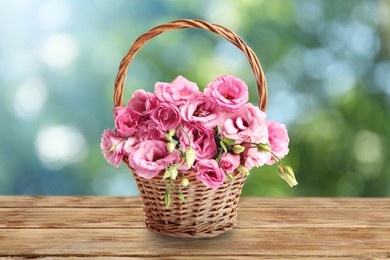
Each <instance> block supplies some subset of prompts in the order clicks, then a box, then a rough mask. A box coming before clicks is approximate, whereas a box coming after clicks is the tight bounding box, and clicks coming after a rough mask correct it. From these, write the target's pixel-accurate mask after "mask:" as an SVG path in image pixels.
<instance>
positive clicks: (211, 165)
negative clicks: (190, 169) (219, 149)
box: [196, 160, 226, 190]
mask: <svg viewBox="0 0 390 260" xmlns="http://www.w3.org/2000/svg"><path fill="white" fill-rule="evenodd" d="M196 166H197V171H196V179H197V180H198V181H201V182H203V183H204V184H205V185H206V186H207V187H209V188H212V189H214V190H216V189H218V187H219V186H221V185H222V184H223V182H224V181H225V179H226V176H225V173H224V171H223V170H222V169H221V168H219V166H218V164H217V162H216V161H215V160H201V161H199V162H198V163H197V164H196Z"/></svg>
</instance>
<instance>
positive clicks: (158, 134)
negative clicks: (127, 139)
mask: <svg viewBox="0 0 390 260" xmlns="http://www.w3.org/2000/svg"><path fill="white" fill-rule="evenodd" d="M135 138H136V139H137V141H139V142H142V141H146V140H160V141H164V140H165V136H164V132H163V131H162V130H161V127H160V126H159V125H158V124H157V123H156V122H154V121H153V120H147V121H145V122H143V123H142V124H141V125H140V126H139V128H138V131H137V133H136V134H135Z"/></svg>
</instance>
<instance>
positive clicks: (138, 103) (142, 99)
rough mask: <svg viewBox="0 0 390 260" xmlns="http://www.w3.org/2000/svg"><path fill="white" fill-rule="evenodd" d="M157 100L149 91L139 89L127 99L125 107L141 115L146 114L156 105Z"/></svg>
mask: <svg viewBox="0 0 390 260" xmlns="http://www.w3.org/2000/svg"><path fill="white" fill-rule="evenodd" d="M158 103H159V100H158V99H157V97H156V96H155V95H154V94H153V93H150V92H146V91H145V90H143V89H139V90H137V91H136V92H134V94H133V96H132V97H131V98H130V99H129V102H128V103H127V107H128V108H130V109H131V110H133V111H134V112H135V113H137V114H139V115H141V116H148V115H149V114H150V113H151V112H152V111H153V109H155V108H156V107H157V105H158Z"/></svg>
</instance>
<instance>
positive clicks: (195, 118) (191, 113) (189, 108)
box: [180, 93, 224, 128]
mask: <svg viewBox="0 0 390 260" xmlns="http://www.w3.org/2000/svg"><path fill="white" fill-rule="evenodd" d="M180 110H181V116H182V118H183V120H184V121H186V122H194V123H197V122H200V123H202V124H203V125H204V126H206V127H208V128H213V127H215V126H216V125H218V124H219V122H220V121H221V119H222V118H223V115H224V113H223V112H222V109H221V106H220V105H218V104H217V103H215V102H214V101H213V100H211V99H210V98H209V97H208V96H207V95H205V94H203V93H202V94H199V95H198V96H196V97H194V98H193V99H191V100H188V101H187V102H186V103H185V104H184V105H183V106H182V107H181V109H180Z"/></svg>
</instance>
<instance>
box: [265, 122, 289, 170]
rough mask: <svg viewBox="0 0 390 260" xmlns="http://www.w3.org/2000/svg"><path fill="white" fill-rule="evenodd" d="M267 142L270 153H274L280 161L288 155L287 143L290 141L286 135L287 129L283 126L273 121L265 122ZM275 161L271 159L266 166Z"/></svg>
mask: <svg viewBox="0 0 390 260" xmlns="http://www.w3.org/2000/svg"><path fill="white" fill-rule="evenodd" d="M267 126H268V136H269V137H268V140H269V144H270V146H271V151H272V152H274V153H275V154H276V155H277V156H278V157H279V158H280V159H281V158H283V157H284V156H285V155H286V154H288V151H289V150H288V143H289V142H290V139H289V137H288V134H287V128H286V126H285V125H283V124H279V123H278V122H275V121H269V122H267ZM274 162H275V161H274V160H273V159H271V160H270V161H269V162H268V163H267V164H270V165H271V164H273V163H274Z"/></svg>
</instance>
